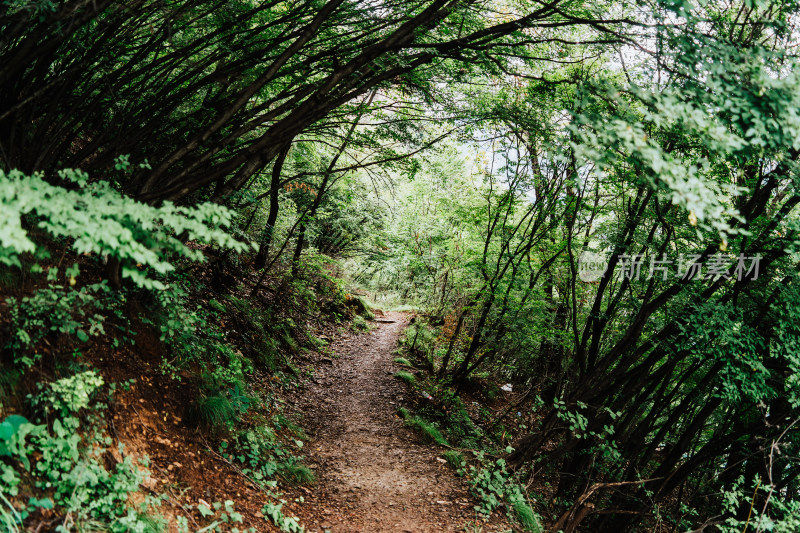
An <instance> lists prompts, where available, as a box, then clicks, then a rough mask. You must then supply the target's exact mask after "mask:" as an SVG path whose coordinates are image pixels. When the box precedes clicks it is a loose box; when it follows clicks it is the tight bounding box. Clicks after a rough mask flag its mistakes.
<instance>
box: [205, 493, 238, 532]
mask: <svg viewBox="0 0 800 533" xmlns="http://www.w3.org/2000/svg"><path fill="white" fill-rule="evenodd" d="M197 510H198V512H199V513H200V515H201V516H202V517H203V519H204V520H205V521H207V522H210V523H209V524H208V525H204V526H203V527H202V528H201V529H198V530H197V533H201V532H202V533H206V532H212V531H214V532H218V533H223V532H224V533H238V532H239V528H238V527H236V525H235V524H241V523H242V521H243V520H242V514H241V513H239V512H237V511H236V510H235V504H234V502H233V501H232V500H225V502H224V503H223V502H214V503H212V504H211V507H209V506H208V505H206V504H204V503H200V504H198V506H197Z"/></svg>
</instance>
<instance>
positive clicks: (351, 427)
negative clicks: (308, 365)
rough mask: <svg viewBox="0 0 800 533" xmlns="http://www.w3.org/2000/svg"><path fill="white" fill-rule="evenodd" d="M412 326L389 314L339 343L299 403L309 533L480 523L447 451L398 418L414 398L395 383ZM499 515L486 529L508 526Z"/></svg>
mask: <svg viewBox="0 0 800 533" xmlns="http://www.w3.org/2000/svg"><path fill="white" fill-rule="evenodd" d="M408 321H409V315H407V314H404V313H387V314H386V315H385V316H384V317H382V318H378V319H377V327H375V329H373V330H372V331H370V332H369V333H361V334H355V333H347V334H343V335H341V336H339V337H338V338H336V339H334V340H333V342H332V343H331V346H330V347H331V357H325V356H319V357H320V359H319V361H315V364H314V366H315V368H316V371H315V373H314V377H313V379H312V381H311V382H310V384H309V386H308V387H307V388H306V389H305V390H303V391H301V392H299V393H298V394H297V395H296V397H295V398H294V399H293V400H294V403H295V409H296V410H298V411H299V412H300V413H303V418H304V419H303V426H304V427H305V428H306V430H307V431H308V432H309V433H310V436H311V438H312V440H311V441H310V442H309V449H308V450H307V459H306V461H307V462H308V464H310V465H311V466H313V467H314V468H315V470H316V473H317V485H316V486H315V487H313V490H312V491H311V492H305V491H304V492H300V491H296V492H297V496H299V495H304V498H305V502H306V503H305V504H304V505H302V506H301V507H300V508H299V509H296V510H297V512H298V514H299V516H300V517H301V519H302V522H303V523H304V524H305V525H306V527H307V528H308V530H309V531H310V532H314V531H318V532H324V531H326V530H330V531H332V532H343V533H344V532H364V531H370V532H397V533H400V532H428V531H431V532H433V531H464V529H465V526H468V525H469V524H470V523H473V524H474V523H475V522H476V516H475V510H474V508H473V505H474V502H473V500H472V498H471V497H470V495H469V493H468V491H467V487H466V483H465V482H464V480H462V479H461V478H458V477H456V476H455V475H454V473H453V469H452V468H450V467H449V466H447V465H446V464H445V462H444V460H443V459H442V458H441V457H440V456H439V454H440V453H441V452H442V451H443V450H442V449H441V448H438V447H436V446H435V445H424V444H420V437H419V435H418V434H416V433H415V432H414V431H413V430H412V429H410V428H407V427H404V425H403V421H402V419H401V418H400V417H399V416H398V415H397V408H398V407H399V406H400V405H402V404H404V403H406V402H408V401H409V400H410V398H408V395H409V394H410V393H409V392H408V391H407V388H406V386H405V385H404V384H403V383H402V382H400V381H399V380H397V379H396V378H394V377H393V376H392V374H393V371H394V370H398V369H399V367H398V365H396V364H395V363H393V362H392V357H393V355H392V352H393V350H394V349H395V348H396V347H397V341H398V338H399V337H400V335H401V334H402V332H403V330H404V328H405V327H406V326H407V324H408ZM301 490H302V489H301ZM497 515H498V513H495V517H494V518H493V520H492V521H490V523H488V524H483V530H484V531H497V530H507V529H508V526H507V525H505V524H503V523H501V520H500V519H499V518H497ZM481 522H482V521H481Z"/></svg>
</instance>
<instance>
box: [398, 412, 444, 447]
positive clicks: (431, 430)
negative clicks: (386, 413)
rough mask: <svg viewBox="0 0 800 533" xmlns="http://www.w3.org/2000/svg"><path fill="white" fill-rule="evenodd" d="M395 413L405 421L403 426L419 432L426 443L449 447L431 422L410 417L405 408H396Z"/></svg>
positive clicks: (414, 416) (417, 417)
mask: <svg viewBox="0 0 800 533" xmlns="http://www.w3.org/2000/svg"><path fill="white" fill-rule="evenodd" d="M397 412H398V413H399V414H400V416H401V417H402V418H403V419H404V420H405V425H406V426H409V427H412V428H415V429H417V430H419V431H420V432H421V433H422V435H423V437H424V438H425V440H426V441H428V442H435V443H436V444H439V445H440V446H449V444H448V442H447V439H446V438H444V435H442V432H441V431H439V428H437V427H436V426H435V425H434V424H433V423H432V422H428V421H427V420H425V419H423V418H421V417H420V416H418V415H412V414H411V413H410V412H409V411H408V410H407V409H406V408H405V407H400V408H398V410H397Z"/></svg>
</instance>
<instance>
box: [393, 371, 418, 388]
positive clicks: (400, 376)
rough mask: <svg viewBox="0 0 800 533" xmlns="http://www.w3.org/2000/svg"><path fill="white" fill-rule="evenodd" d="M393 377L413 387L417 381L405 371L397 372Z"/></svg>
mask: <svg viewBox="0 0 800 533" xmlns="http://www.w3.org/2000/svg"><path fill="white" fill-rule="evenodd" d="M394 377H396V378H397V379H401V380H403V381H405V382H406V383H408V384H409V385H413V384H414V383H416V381H417V378H416V377H414V374H412V373H411V372H406V371H405V370H400V371H399V372H395V373H394Z"/></svg>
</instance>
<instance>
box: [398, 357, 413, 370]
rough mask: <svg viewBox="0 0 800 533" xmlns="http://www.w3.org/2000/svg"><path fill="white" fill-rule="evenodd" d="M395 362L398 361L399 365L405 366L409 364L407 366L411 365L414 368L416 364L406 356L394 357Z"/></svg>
mask: <svg viewBox="0 0 800 533" xmlns="http://www.w3.org/2000/svg"><path fill="white" fill-rule="evenodd" d="M394 362H395V363H397V364H398V365H403V366H407V367H410V368H414V365H412V364H411V361H409V360H408V359H406V358H405V357H395V358H394Z"/></svg>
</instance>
